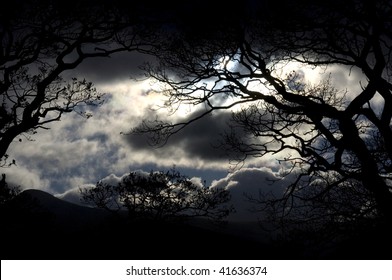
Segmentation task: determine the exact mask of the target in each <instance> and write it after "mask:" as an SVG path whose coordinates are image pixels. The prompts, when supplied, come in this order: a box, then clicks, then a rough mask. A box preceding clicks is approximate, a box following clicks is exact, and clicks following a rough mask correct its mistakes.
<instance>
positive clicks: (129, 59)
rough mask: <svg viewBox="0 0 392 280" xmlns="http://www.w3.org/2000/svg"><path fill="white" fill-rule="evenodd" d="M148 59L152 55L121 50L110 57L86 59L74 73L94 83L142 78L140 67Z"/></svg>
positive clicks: (149, 59)
mask: <svg viewBox="0 0 392 280" xmlns="http://www.w3.org/2000/svg"><path fill="white" fill-rule="evenodd" d="M146 61H151V57H149V56H147V55H143V54H140V53H137V52H121V53H116V54H113V55H112V56H111V57H108V58H99V59H91V60H86V61H85V62H83V63H82V64H81V65H80V66H79V67H78V68H77V69H76V70H75V71H74V72H72V74H76V75H77V76H79V77H82V78H86V79H87V80H89V81H91V82H93V83H94V84H105V83H112V82H116V81H123V80H127V79H128V80H129V79H130V78H141V77H143V72H142V70H140V68H139V67H140V66H141V65H142V64H143V63H144V62H146Z"/></svg>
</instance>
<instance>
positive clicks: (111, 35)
mask: <svg viewBox="0 0 392 280" xmlns="http://www.w3.org/2000/svg"><path fill="white" fill-rule="evenodd" d="M115 2H116V1H113V3H109V2H108V1H69V2H67V3H65V2H59V1H50V0H49V1H34V0H33V1H28V0H27V1H14V2H12V3H10V5H7V6H6V7H3V9H1V12H0V41H1V45H0V160H2V165H3V166H4V165H5V164H6V163H5V161H6V160H7V157H8V156H7V150H8V148H9V146H10V144H11V143H12V142H13V141H14V140H16V139H17V138H18V137H20V136H21V135H24V136H25V137H20V138H19V141H22V140H23V139H26V138H27V139H29V138H30V137H29V135H31V134H34V133H36V131H37V129H39V128H42V129H47V126H46V125H47V124H48V123H51V122H54V121H59V120H60V118H61V117H62V115H63V114H64V113H69V112H77V113H79V114H81V115H83V116H84V117H90V116H91V113H89V112H88V111H87V109H86V106H89V105H99V104H101V103H102V97H103V93H101V92H98V91H97V90H96V88H95V87H94V86H93V84H92V83H91V82H89V81H86V80H85V79H78V78H71V79H66V78H64V74H65V73H66V72H67V71H69V70H72V69H74V68H76V67H78V66H79V65H80V64H81V63H82V62H83V61H85V60H86V59H91V58H93V59H96V58H100V57H110V55H111V54H113V53H116V52H121V51H132V50H136V49H138V45H137V43H136V40H135V38H136V37H137V36H136V35H135V34H134V33H132V32H130V30H131V29H130V26H132V24H133V22H132V23H131V22H130V21H129V17H126V15H125V14H124V13H122V11H121V7H120V6H118V7H117V6H116V5H115V4H114V3H115ZM134 20H135V22H136V18H135V19H134Z"/></svg>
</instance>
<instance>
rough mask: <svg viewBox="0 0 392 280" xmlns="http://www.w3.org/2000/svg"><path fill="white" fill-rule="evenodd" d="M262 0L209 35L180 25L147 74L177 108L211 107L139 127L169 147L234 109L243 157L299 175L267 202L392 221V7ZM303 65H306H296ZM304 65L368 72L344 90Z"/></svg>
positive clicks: (235, 145) (283, 209)
mask: <svg viewBox="0 0 392 280" xmlns="http://www.w3.org/2000/svg"><path fill="white" fill-rule="evenodd" d="M275 2H276V1H275ZM251 5H254V6H253V7H254V9H253V10H252V13H251V14H247V15H249V17H247V18H246V22H245V21H233V22H231V23H228V24H227V26H226V28H225V29H221V26H219V28H216V29H215V28H214V26H210V29H211V30H210V32H208V33H206V34H201V32H193V30H191V31H190V32H188V31H184V32H179V33H176V35H175V36H172V37H170V38H171V40H166V41H165V42H164V43H163V44H162V43H161V44H159V45H157V46H156V48H155V49H154V52H155V54H156V55H157V57H159V60H160V64H159V65H158V66H155V65H146V67H145V70H146V75H147V76H148V77H151V78H154V79H156V80H157V81H158V82H160V83H161V84H162V85H163V86H164V89H163V90H162V92H163V93H164V94H166V96H167V98H168V99H167V100H168V101H167V103H166V105H167V107H169V108H172V109H173V110H176V108H178V106H179V105H180V104H191V105H194V106H195V108H197V110H199V112H200V114H199V116H197V117H196V118H193V119H190V120H187V121H184V122H180V123H176V122H171V121H170V119H169V120H159V119H158V120H153V121H150V120H145V121H144V122H143V123H142V124H141V125H140V126H138V127H136V128H134V129H133V130H132V133H136V134H137V133H147V134H149V136H150V137H151V138H150V139H151V141H152V143H153V144H156V145H161V144H162V143H165V142H166V141H170V139H169V137H170V136H171V135H173V134H174V133H177V132H178V131H179V130H181V129H185V128H186V126H187V125H189V124H190V123H192V122H194V121H197V120H198V119H200V118H202V117H203V116H206V115H208V114H212V113H216V112H219V111H220V110H231V111H232V112H233V118H232V127H233V128H235V129H233V131H235V132H236V133H232V132H231V131H228V132H227V133H226V136H225V139H224V144H225V147H226V149H227V150H228V151H232V152H233V153H234V156H235V157H236V158H237V159H238V160H240V161H244V160H246V159H247V158H249V157H265V156H268V155H275V156H277V158H278V159H279V161H280V162H281V163H282V164H285V166H288V167H289V168H288V172H289V173H290V172H295V173H296V174H297V176H296V180H294V182H293V184H291V185H290V186H288V188H287V190H286V193H285V194H284V195H283V197H279V198H273V199H272V200H271V198H269V199H262V200H263V202H264V203H267V201H274V202H278V203H280V207H279V215H278V216H280V217H288V216H290V215H291V214H292V213H293V212H295V211H293V209H297V210H298V209H305V211H303V212H302V214H303V213H305V212H306V213H308V214H309V213H310V214H309V215H308V216H307V217H308V218H309V219H313V217H312V216H313V215H316V213H319V214H320V212H318V211H316V210H315V208H314V207H315V205H316V204H317V203H315V202H320V203H319V204H318V206H321V205H322V207H321V208H322V209H323V210H322V211H321V213H323V215H317V216H318V217H321V216H322V217H324V216H328V217H329V218H331V219H332V220H334V221H335V222H339V221H342V220H345V219H357V218H360V217H373V216H374V215H376V216H383V217H387V218H389V219H390V218H391V216H392V192H391V179H392V177H391V168H392V141H391V140H392V138H391V137H392V129H391V118H392V103H391V102H392V84H391V76H390V73H391V72H390V70H391V65H392V64H391V49H392V41H391V39H392V34H391V33H390V30H391V23H392V5H391V3H390V2H388V1H387V2H385V1H356V0H349V1H344V3H342V2H341V1H328V3H324V4H323V3H316V2H313V1H299V2H298V1H295V2H293V1H283V2H282V1H279V2H276V3H274V1H262V2H261V4H260V5H258V4H256V3H253V2H252V3H251ZM241 15H242V14H241ZM241 15H239V16H241ZM218 18H219V17H218ZM225 23H227V22H225ZM194 28H195V29H196V30H200V29H199V27H198V26H197V25H195V27H194ZM292 62H296V63H297V64H298V65H299V66H298V68H297V70H296V71H293V72H291V73H284V71H283V70H284V68H285V67H286V66H287V65H288V64H289V63H292ZM301 67H304V69H305V67H311V69H313V71H314V72H317V73H320V69H321V70H322V71H324V72H325V73H328V72H329V71H332V70H331V69H332V67H340V69H341V70H342V71H346V73H347V74H349V73H351V72H354V71H356V72H358V73H360V74H361V77H360V79H359V80H356V81H355V84H351V85H348V86H347V87H346V88H337V87H335V86H334V85H333V82H332V80H331V76H328V75H326V76H325V75H324V76H322V75H320V78H319V80H318V81H316V82H315V81H313V83H310V82H309V81H306V79H304V77H303V74H304V72H303V71H302V70H301ZM239 129H240V130H239ZM238 131H242V133H238ZM337 198H339V199H337ZM347 202H350V203H347ZM267 204H268V203H267ZM274 205H275V206H276V204H274ZM304 205H306V206H307V207H304ZM309 207H310V208H309ZM317 208H318V209H321V208H320V207H317ZM309 209H313V211H310V210H309ZM297 213H298V212H297Z"/></svg>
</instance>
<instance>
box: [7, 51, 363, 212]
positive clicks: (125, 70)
mask: <svg viewBox="0 0 392 280" xmlns="http://www.w3.org/2000/svg"><path fill="white" fill-rule="evenodd" d="M149 59H150V58H149V57H147V56H145V55H140V54H136V53H134V54H132V53H120V54H116V55H113V56H112V57H111V58H100V59H94V60H87V61H85V62H84V63H83V64H82V65H81V67H79V68H77V69H76V70H73V71H72V72H68V73H66V74H67V75H69V77H79V78H86V79H87V80H89V81H92V82H93V83H94V84H95V86H96V88H97V89H98V90H99V91H101V92H105V93H106V98H105V102H104V103H103V105H102V106H100V107H95V108H90V109H91V110H92V113H93V117H92V118H89V119H84V118H82V117H80V116H79V115H77V114H75V113H70V114H67V115H64V117H63V118H62V120H61V121H60V122H56V123H51V124H50V126H49V127H50V129H49V130H43V129H41V130H38V133H37V134H35V135H31V136H30V137H31V139H27V138H26V137H24V136H21V137H20V139H21V141H19V139H17V140H16V141H15V142H14V144H13V145H12V146H11V147H10V149H9V151H8V154H9V155H10V158H12V159H15V160H16V165H13V166H11V167H10V168H8V169H7V170H4V171H3V172H4V173H6V174H7V181H8V182H9V183H12V184H14V185H18V186H20V187H21V188H22V189H30V188H34V189H41V190H44V191H47V192H49V193H51V194H54V195H56V196H59V197H62V198H65V199H68V200H71V201H74V202H77V201H78V199H79V197H78V194H79V188H81V187H86V186H92V185H94V184H95V183H96V182H97V181H99V180H102V179H103V180H114V181H116V180H120V178H121V177H122V176H123V175H124V174H126V173H128V172H130V171H134V170H145V171H150V170H167V169H169V168H171V167H173V166H174V165H175V166H176V168H177V169H178V170H179V171H180V172H181V173H182V174H183V175H187V176H189V177H198V178H201V179H202V180H206V183H207V185H208V186H219V187H226V188H228V189H230V190H231V191H232V197H233V202H234V203H235V207H236V208H237V213H236V214H235V215H236V216H235V217H237V218H244V217H249V218H252V219H253V218H254V217H255V216H254V215H253V214H249V213H248V212H247V209H248V208H250V207H251V206H250V205H248V204H247V203H245V202H246V201H245V197H244V195H243V194H244V193H247V194H251V195H257V194H258V192H259V190H262V191H271V190H273V191H274V192H277V193H281V192H282V191H283V187H284V184H285V183H286V182H285V180H286V179H283V180H281V181H279V183H277V184H274V185H271V183H270V182H271V180H270V179H277V178H278V177H279V174H281V172H282V168H283V167H282V166H280V165H279V163H278V161H277V159H276V158H272V157H269V158H264V159H257V160H250V161H247V162H245V164H244V166H242V168H241V169H233V167H235V166H234V165H233V164H231V162H230V158H229V156H228V154H227V151H225V150H222V149H219V148H217V147H218V146H219V144H220V141H221V136H222V134H224V132H225V131H227V130H228V129H229V128H228V122H229V120H230V112H221V113H216V114H213V115H210V116H207V117H205V118H203V119H201V120H200V121H198V122H195V123H193V124H191V125H190V126H188V127H187V128H186V129H184V130H182V131H181V132H179V133H178V134H176V135H174V136H173V137H172V138H170V139H169V142H168V143H167V144H166V145H165V146H163V147H161V148H154V147H152V146H150V145H149V144H148V143H147V141H146V139H145V138H143V137H141V136H136V135H130V134H127V132H129V131H130V129H131V128H132V127H135V126H137V125H138V124H140V122H141V121H142V120H143V119H145V118H147V117H148V118H151V117H152V118H153V117H155V115H159V116H161V117H162V116H166V114H168V112H167V111H165V110H164V109H161V110H156V109H157V108H158V107H159V105H162V104H163V103H164V97H163V96H161V95H159V94H158V93H156V92H154V86H156V85H154V83H153V81H150V80H140V81H138V80H135V79H133V78H135V77H136V78H142V77H143V75H142V72H141V71H140V70H139V68H138V66H139V65H141V64H142V63H143V62H144V61H146V60H149ZM292 70H296V71H299V70H301V71H300V73H301V78H302V79H304V80H305V81H307V82H315V81H317V80H318V79H319V78H320V75H325V73H324V74H322V73H320V70H317V69H316V70H315V69H307V68H300V66H299V65H296V64H291V65H287V66H286V67H285V70H284V71H287V72H289V71H292ZM331 72H332V74H333V75H332V79H333V82H334V83H335V85H336V86H338V87H339V88H343V89H344V88H348V87H350V89H351V90H353V91H355V87H358V86H359V80H360V76H359V75H358V74H356V73H354V72H351V73H350V72H349V71H344V70H342V69H335V68H332V69H331ZM131 77H133V78H131ZM192 114H195V111H194V108H190V107H186V106H184V107H182V108H180V109H179V110H178V112H177V113H176V114H175V115H171V116H170V117H171V120H173V121H175V120H180V119H186V118H190V117H192ZM233 217H234V216H233Z"/></svg>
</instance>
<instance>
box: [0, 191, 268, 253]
mask: <svg viewBox="0 0 392 280" xmlns="http://www.w3.org/2000/svg"><path fill="white" fill-rule="evenodd" d="M2 216H3V217H2V223H3V225H2V228H3V229H4V232H5V234H6V236H7V239H9V241H10V242H6V243H5V246H4V249H2V250H1V255H2V259H10V258H11V259H112V258H114V259H172V258H174V259H178V258H186V259H195V258H197V259H198V258H203V259H204V258H208V259H237V258H247V259H252V258H257V259H258V258H260V257H262V255H266V254H267V253H268V251H267V250H266V248H265V246H264V244H262V243H261V242H259V241H257V240H256V239H255V237H254V236H253V237H252V236H246V234H245V233H246V232H247V230H246V226H245V225H242V228H243V229H244V231H243V233H241V231H239V230H238V226H235V227H230V228H227V227H222V226H218V225H215V224H212V223H211V222H210V221H207V220H204V219H194V220H192V221H190V222H188V223H179V222H168V221H152V220H137V221H129V220H127V219H125V218H124V217H125V216H124V215H113V214H111V213H109V212H107V211H105V210H103V209H98V208H91V207H87V206H86V207H84V206H81V205H77V204H74V203H71V202H67V201H64V200H61V199H59V198H56V197H54V196H53V195H51V194H49V193H47V192H44V191H41V190H33V189H30V190H25V191H23V192H22V193H20V194H19V195H18V196H17V197H16V198H14V199H13V200H12V201H10V203H9V204H8V205H7V207H6V208H5V211H3V214H2ZM233 228H235V229H236V230H232V229H233ZM260 253H261V254H262V255H260Z"/></svg>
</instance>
